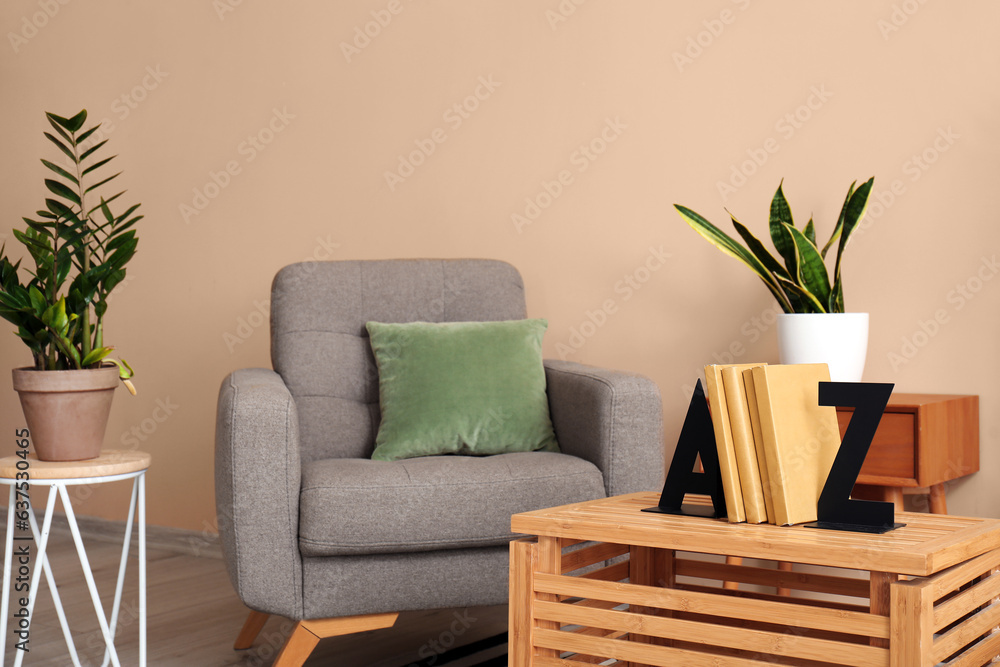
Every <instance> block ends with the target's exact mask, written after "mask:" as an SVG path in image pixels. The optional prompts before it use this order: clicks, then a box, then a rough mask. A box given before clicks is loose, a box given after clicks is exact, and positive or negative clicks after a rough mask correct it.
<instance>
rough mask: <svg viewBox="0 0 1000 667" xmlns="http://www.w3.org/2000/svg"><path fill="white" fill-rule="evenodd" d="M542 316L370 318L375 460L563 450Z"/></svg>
mask: <svg viewBox="0 0 1000 667" xmlns="http://www.w3.org/2000/svg"><path fill="white" fill-rule="evenodd" d="M547 326H548V324H547V322H546V321H545V320H540V319H533V320H508V321H500V322H439V323H431V322H410V323H403V324H395V323H382V322H368V323H367V325H366V327H367V329H368V333H369V335H370V337H371V347H372V352H373V353H374V355H375V361H376V363H377V365H378V377H379V403H380V407H381V411H382V421H381V424H380V425H379V427H378V435H377V436H376V438H375V451H374V453H373V454H372V458H373V459H375V460H379V461H396V460H399V459H408V458H413V457H417V456H434V455H438V454H476V455H489V454H502V453H507V452H525V451H535V450H546V451H558V447H557V445H556V438H555V433H554V432H553V430H552V421H551V419H550V418H549V405H548V398H547V396H546V393H545V369H544V367H543V366H542V335H543V334H544V333H545V329H546V327H547Z"/></svg>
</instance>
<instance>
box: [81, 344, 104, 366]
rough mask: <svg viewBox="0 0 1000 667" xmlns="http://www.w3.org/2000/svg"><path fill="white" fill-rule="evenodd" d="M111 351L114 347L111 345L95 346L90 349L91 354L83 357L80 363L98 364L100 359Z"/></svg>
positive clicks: (87, 364)
mask: <svg viewBox="0 0 1000 667" xmlns="http://www.w3.org/2000/svg"><path fill="white" fill-rule="evenodd" d="M111 352H112V349H111V348H110V347H98V348H95V349H93V350H91V351H90V354H88V355H87V356H85V357H84V358H83V359H81V360H80V365H81V366H90V365H92V364H96V363H97V362H98V361H100V360H101V359H103V358H104V357H106V356H108V355H109V354H111Z"/></svg>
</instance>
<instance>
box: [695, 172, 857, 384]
mask: <svg viewBox="0 0 1000 667" xmlns="http://www.w3.org/2000/svg"><path fill="white" fill-rule="evenodd" d="M874 180H875V179H874V178H870V179H868V180H867V181H865V182H864V183H862V184H861V186H860V187H857V188H855V185H856V184H857V181H855V182H854V183H851V186H850V187H849V188H848V189H847V197H845V198H844V204H843V206H842V207H841V209H840V217H839V218H838V219H837V224H836V226H835V227H834V228H833V232H832V233H831V235H830V240H829V241H827V242H826V244H825V245H824V246H823V248H822V249H820V247H819V246H818V245H817V243H816V228H815V225H814V223H813V220H812V218H810V219H809V222H808V223H806V226H805V227H804V228H802V229H798V228H797V227H796V226H795V222H794V221H793V219H792V211H791V208H790V207H789V205H788V201H787V200H786V199H785V194H784V192H782V189H781V188H782V184H779V185H778V190H777V192H775V193H774V197H773V199H772V200H771V212H770V220H769V231H770V235H771V242H772V243H773V244H774V247H775V249H776V250H777V252H778V255H779V256H780V257H781V259H782V260H783V262H784V265H782V263H781V262H779V261H778V260H777V259H776V258H775V257H774V255H772V254H771V253H770V252H769V251H768V249H767V248H765V247H764V244H763V243H761V242H760V241H759V240H758V239H757V238H756V237H755V236H754V235H753V234H752V233H751V232H750V230H749V229H747V228H746V227H745V226H744V225H743V224H741V223H740V222H739V221H738V220H737V219H736V217H735V216H734V215H733V214H732V213H730V214H729V217H730V218H732V221H733V226H734V227H735V228H736V231H737V233H738V234H739V235H740V237H741V238H742V239H743V240H744V241H745V242H746V246H744V245H742V244H741V243H739V242H738V241H736V240H734V239H733V238H731V237H730V236H728V235H727V234H726V233H725V232H723V231H722V230H721V229H719V228H718V227H716V226H715V225H713V224H712V223H711V222H709V221H708V220H706V219H705V218H703V217H702V216H700V215H698V214H697V213H695V212H694V211H692V210H691V209H689V208H687V207H685V206H681V205H679V204H675V208H676V209H677V210H678V212H679V213H680V214H681V217H682V218H684V221H685V222H687V223H688V224H689V225H691V227H692V228H693V229H694V230H695V231H696V232H698V233H699V234H701V235H702V236H704V237H705V238H706V239H708V240H709V242H711V243H712V244H713V245H715V247H717V248H719V249H720V250H721V251H722V252H724V253H726V254H727V255H731V256H732V257H735V258H737V259H739V260H740V261H742V262H743V263H744V264H746V265H747V266H749V267H750V270H752V271H753V272H754V273H756V274H757V276H758V277H759V278H760V279H761V280H762V281H763V282H764V284H765V285H766V286H767V288H768V290H770V291H771V294H772V295H774V298H775V299H777V300H778V303H779V304H780V305H781V309H782V310H783V311H784V314H782V315H779V316H778V346H779V353H780V356H781V362H782V363H787V364H798V363H815V362H825V363H827V364H828V365H829V366H830V375H831V378H832V379H833V380H834V381H844V382H858V381H860V380H861V374H862V372H863V371H864V367H865V355H866V351H867V348H868V313H846V312H844V284H843V276H842V275H841V270H840V263H841V259H842V258H843V255H844V249H845V248H846V247H847V243H848V241H849V240H850V238H851V234H852V233H853V232H854V230H855V229H856V228H857V226H858V223H859V222H860V221H861V219H862V218H863V217H864V214H865V210H866V209H867V207H868V196H869V195H870V194H871V189H872V184H873V183H874ZM782 183H783V181H782ZM727 212H728V211H727ZM834 246H836V248H837V259H836V261H835V263H834V269H833V279H832V280H831V278H830V274H829V272H828V271H827V267H826V264H825V260H826V256H827V253H828V251H829V250H831V249H832V248H833V247H834Z"/></svg>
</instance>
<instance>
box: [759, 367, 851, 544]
mask: <svg viewBox="0 0 1000 667" xmlns="http://www.w3.org/2000/svg"><path fill="white" fill-rule="evenodd" d="M752 373H753V384H754V389H755V391H756V396H757V408H758V411H759V413H760V430H761V436H762V439H763V442H764V453H765V458H766V459H767V472H768V481H769V482H770V486H771V496H772V499H773V501H774V514H775V523H777V524H778V525H782V526H784V525H789V524H794V523H802V522H805V521H815V520H816V503H817V501H818V500H819V494H820V492H821V491H822V490H823V485H824V484H826V477H827V475H828V474H829V473H830V468H831V467H832V466H833V460H834V458H836V456H837V450H838V449H840V428H839V426H838V425H837V409H836V408H834V407H832V406H825V405H820V404H819V383H820V382H829V381H830V371H829V369H828V368H827V365H826V364H790V365H778V366H760V367H758V368H754V369H753V371H752Z"/></svg>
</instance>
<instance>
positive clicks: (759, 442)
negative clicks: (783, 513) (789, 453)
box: [743, 368, 774, 523]
mask: <svg viewBox="0 0 1000 667" xmlns="http://www.w3.org/2000/svg"><path fill="white" fill-rule="evenodd" d="M743 386H744V387H745V389H746V393H747V409H748V411H749V413H750V431H751V434H752V435H753V446H754V453H755V454H756V456H757V470H758V471H759V472H760V487H761V493H763V495H764V510H765V511H766V513H767V521H768V523H774V500H773V499H772V498H771V482H770V480H769V478H768V474H767V456H766V455H765V454H764V440H763V435H761V432H760V412H759V411H758V409H757V392H756V391H754V386H753V369H752V368H751V369H747V370H745V371H743Z"/></svg>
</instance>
